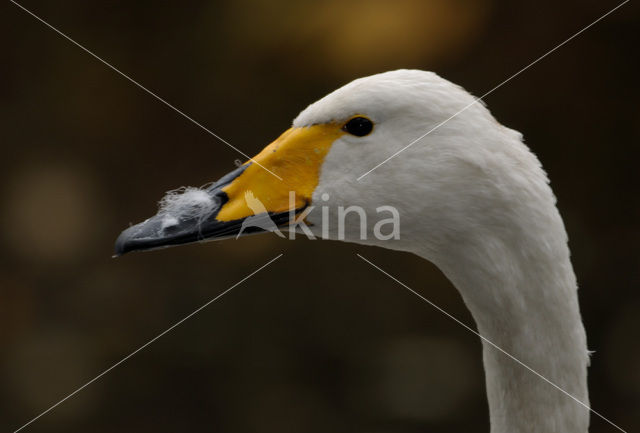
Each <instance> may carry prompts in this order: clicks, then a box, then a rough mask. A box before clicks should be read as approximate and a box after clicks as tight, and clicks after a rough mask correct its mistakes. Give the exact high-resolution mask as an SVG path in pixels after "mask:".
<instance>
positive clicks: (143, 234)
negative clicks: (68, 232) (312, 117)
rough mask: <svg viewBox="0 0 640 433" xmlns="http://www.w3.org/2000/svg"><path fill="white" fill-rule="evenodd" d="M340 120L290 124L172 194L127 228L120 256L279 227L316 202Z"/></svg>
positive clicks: (118, 249) (118, 247)
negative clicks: (230, 166) (231, 164)
mask: <svg viewBox="0 0 640 433" xmlns="http://www.w3.org/2000/svg"><path fill="white" fill-rule="evenodd" d="M343 134H344V131H342V130H341V129H340V125H338V124H334V123H328V124H321V125H313V126H310V127H304V128H290V129H288V130H287V131H285V132H284V133H283V134H282V135H281V136H280V137H278V138H277V139H276V140H275V141H274V142H273V143H271V144H269V145H268V146H267V147H265V148H264V149H263V150H262V151H261V152H260V153H259V154H258V155H256V156H255V157H254V158H252V159H251V160H250V161H248V162H246V163H245V164H243V165H242V166H240V167H238V168H237V169H235V170H233V171H232V172H230V173H229V174H227V175H226V176H224V177H222V178H221V179H220V180H218V181H217V182H215V183H213V184H211V185H210V186H208V187H205V188H202V189H197V188H187V189H183V190H181V191H179V192H178V193H175V192H174V193H169V194H168V195H167V196H166V197H165V198H164V199H163V201H161V203H160V210H159V211H158V213H157V214H156V215H154V216H153V217H151V218H149V219H147V220H145V221H143V222H141V223H139V224H136V225H133V226H131V227H129V228H128V229H126V230H124V231H123V232H122V233H121V234H120V236H119V237H118V239H117V240H116V244H115V256H120V255H122V254H125V253H128V252H131V251H143V250H152V249H159V248H166V247H170V246H176V245H183V244H188V243H194V242H203V241H209V240H217V239H226V238H231V237H236V236H238V235H246V234H253V233H260V232H265V231H276V232H277V233H279V231H277V230H278V228H279V227H284V226H287V225H288V224H289V223H291V222H293V220H295V218H296V215H298V214H299V213H300V212H302V211H303V210H304V209H305V208H306V207H307V206H308V205H309V203H310V202H311V196H312V194H313V191H314V189H315V188H316V186H317V185H318V181H319V176H320V168H321V166H322V162H323V161H324V157H325V156H326V154H327V152H328V151H329V148H330V147H331V144H332V143H333V142H334V141H335V140H336V139H337V138H338V137H340V136H341V135H343Z"/></svg>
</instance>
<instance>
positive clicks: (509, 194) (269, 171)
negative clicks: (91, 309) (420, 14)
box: [116, 70, 553, 257]
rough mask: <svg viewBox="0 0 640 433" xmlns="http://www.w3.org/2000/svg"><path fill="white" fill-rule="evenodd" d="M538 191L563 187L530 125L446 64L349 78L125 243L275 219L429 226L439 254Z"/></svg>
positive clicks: (415, 229) (387, 237)
mask: <svg viewBox="0 0 640 433" xmlns="http://www.w3.org/2000/svg"><path fill="white" fill-rule="evenodd" d="M531 200H533V201H539V200H551V201H553V198H552V195H551V193H550V190H549V189H548V187H547V179H546V176H545V174H544V172H543V171H542V169H541V168H540V164H539V163H538V161H537V159H536V158H535V156H533V154H532V153H531V152H530V151H529V150H528V149H527V147H526V146H525V145H524V144H523V143H522V141H521V136H520V134H519V133H517V132H515V131H513V130H511V129H508V128H505V127H503V126H502V125H500V124H499V123H498V122H497V121H496V120H495V119H494V118H493V117H492V116H491V114H490V113H489V111H488V110H487V109H486V108H485V106H484V105H483V104H482V103H480V102H477V101H476V100H475V99H474V98H473V97H472V96H471V95H470V94H469V93H467V92H466V91H465V90H464V89H462V88H461V87H459V86H457V85H455V84H453V83H451V82H449V81H447V80H445V79H443V78H441V77H439V76H438V75H436V74H435V73H432V72H425V71H418V70H397V71H391V72H386V73H382V74H377V75H373V76H369V77H365V78H360V79H357V80H355V81H353V82H351V83H349V84H347V85H345V86H343V87H341V88H339V89H338V90H336V91H334V92H332V93H331V94H329V95H327V96H325V97H324V98H322V99H320V100H319V101H317V102H315V103H313V104H311V105H310V106H308V107H307V108H306V109H305V110H303V111H302V112H301V113H300V114H299V115H298V116H297V117H296V118H295V120H294V121H293V125H292V127H291V128H290V129H288V130H287V131H285V132H284V133H283V134H282V135H281V136H280V137H279V138H277V139H276V140H275V141H274V142H273V143H271V144H270V145H268V146H267V147H266V148H264V149H263V151H262V152H260V153H259V154H258V155H257V156H255V157H254V158H252V159H251V160H249V161H247V162H246V163H245V164H244V165H242V166H241V167H239V168H237V169H236V170H234V171H232V172H231V173H229V174H228V175H226V176H224V177H222V178H221V179H220V180H219V181H217V182H215V183H213V184H211V185H209V186H208V187H205V188H203V189H197V190H194V189H187V190H183V191H181V192H179V193H178V194H176V193H173V194H172V195H170V196H169V198H165V199H164V200H163V202H161V208H160V211H159V212H158V214H157V215H155V216H154V217H152V218H150V219H148V220H147V221H145V222H143V223H140V224H138V225H135V226H133V227H130V228H129V229H127V230H125V231H124V232H123V233H122V234H121V235H120V237H119V238H118V240H117V242H116V254H118V255H119V254H123V253H126V252H128V251H132V250H144V249H151V248H159V247H165V246H170V245H177V244H183V243H188V242H195V241H203V240H212V239H220V238H225V237H235V236H237V235H238V234H239V233H241V232H242V234H247V233H253V232H259V231H265V230H268V227H267V225H266V224H263V223H264V222H265V221H266V220H269V221H270V222H271V223H273V227H277V228H280V229H283V228H290V229H291V230H298V231H300V230H301V229H303V231H305V232H306V233H307V234H309V232H310V233H311V234H313V235H314V236H317V237H322V238H329V239H341V240H346V241H351V242H358V243H364V244H374V245H383V246H385V247H387V248H392V249H400V250H408V251H412V252H416V251H415V239H416V237H419V238H420V239H421V240H422V242H421V246H420V248H421V249H422V251H421V253H422V254H423V255H427V256H428V257H429V256H434V255H437V254H438V252H439V251H441V250H442V249H443V248H450V247H449V246H450V245H451V243H452V242H457V241H459V240H468V239H470V237H472V236H476V237H477V236H482V234H483V233H484V230H491V229H493V228H495V227H496V226H501V225H504V224H506V221H507V219H509V218H510V215H509V214H510V213H514V212H516V213H517V212H518V209H519V207H518V205H530V204H531ZM167 203H168V204H169V205H167ZM261 215H262V217H261ZM266 216H269V218H266ZM363 218H364V219H365V220H366V221H365V222H363ZM249 219H251V224H247V220H249ZM383 220H384V221H383ZM296 221H297V222H298V224H295V222H296ZM538 223H539V222H538ZM301 224H304V226H301ZM385 225H386V227H385ZM363 226H364V229H363Z"/></svg>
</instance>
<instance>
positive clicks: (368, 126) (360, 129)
mask: <svg viewBox="0 0 640 433" xmlns="http://www.w3.org/2000/svg"><path fill="white" fill-rule="evenodd" d="M342 130H343V131H346V132H348V133H349V134H351V135H355V136H356V137H364V136H365V135H369V133H371V131H372V130H373V122H372V121H371V120H369V119H367V118H366V117H361V116H358V117H354V118H353V119H351V120H349V121H348V122H347V123H345V124H344V126H343V127H342Z"/></svg>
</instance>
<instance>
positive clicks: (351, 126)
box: [115, 70, 589, 433]
mask: <svg viewBox="0 0 640 433" xmlns="http://www.w3.org/2000/svg"><path fill="white" fill-rule="evenodd" d="M475 102H478V101H477V100H476V99H474V97H473V96H472V95H470V94H469V93H468V92H466V91H465V90H464V89H463V88H462V87H459V86H457V85H455V84H453V83H451V82H449V81H447V80H445V79H443V78H441V77H439V76H438V75H436V74H435V73H433V72H425V71H419V70H397V71H390V72H385V73H381V74H377V75H372V76H369V77H364V78H360V79H357V80H355V81H352V82H351V83H349V84H347V85H345V86H343V87H341V88H339V89H338V90H336V91H334V92H332V93H330V94H329V95H327V96H325V97H323V98H322V99H320V100H318V101H317V102H315V103H313V104H311V105H309V106H308V107H307V108H306V109H305V110H303V111H302V112H301V113H300V114H299V115H298V116H297V117H296V118H295V119H294V121H293V125H292V126H291V128H289V129H288V130H287V131H285V132H284V133H283V134H282V135H281V136H280V137H279V138H277V139H276V140H275V141H274V142H273V143H271V144H270V145H268V146H267V147H266V148H264V150H262V151H261V152H260V153H259V154H258V155H257V156H255V157H254V158H252V159H251V160H249V161H247V162H246V163H245V164H243V165H242V166H240V167H238V168H236V169H235V170H233V171H231V172H230V173H229V174H227V175H226V176H223V177H222V178H221V179H220V180H218V181H217V182H214V183H212V184H210V185H209V186H207V187H205V188H203V189H199V190H195V191H194V190H187V191H185V192H184V193H183V194H182V195H180V196H179V197H178V199H176V198H175V197H174V199H173V200H169V205H168V206H161V209H160V211H159V212H158V214H157V215H155V216H153V217H151V218H149V219H148V220H146V221H144V222H142V223H140V224H137V225H134V226H132V227H130V228H128V229H126V230H125V231H124V232H122V234H121V235H120V236H119V238H118V239H117V241H116V248H115V250H116V255H121V254H124V253H126V252H129V251H134V250H147V249H154V248H162V247H167V246H171V245H178V244H185V243H189V242H196V241H204V240H212V239H222V238H228V237H233V236H235V235H237V234H238V232H239V230H241V228H243V229H244V233H255V232H259V231H264V230H263V229H260V228H259V227H243V225H242V223H243V221H245V220H246V219H247V218H250V217H252V216H253V215H254V214H253V212H252V211H251V208H250V207H249V205H248V204H247V200H246V199H245V196H246V194H247V193H248V192H251V194H252V196H253V197H254V198H255V199H258V200H259V201H260V202H261V203H262V204H263V205H264V206H263V207H261V208H264V209H265V211H267V212H268V213H267V214H265V215H266V216H268V217H270V218H271V220H272V221H273V222H274V223H275V224H276V225H277V226H279V227H281V228H283V227H289V228H291V227H292V226H293V227H294V228H293V230H297V231H310V232H311V234H312V235H314V236H317V237H320V238H324V239H336V240H344V241H348V242H355V243H361V244H366V245H377V246H380V247H383V248H389V249H393V250H400V251H407V252H411V253H414V254H417V255H418V256H420V257H423V258H424V259H426V260H429V261H431V262H432V263H434V264H435V265H436V266H437V267H438V268H439V269H440V270H441V271H442V272H443V273H444V274H445V275H446V277H447V278H448V279H449V280H450V281H451V282H452V283H453V285H454V286H455V287H456V288H457V290H458V291H459V292H460V294H461V296H462V298H463V300H464V302H465V304H466V306H467V307H468V308H469V310H470V311H471V313H472V316H473V319H474V321H475V324H476V326H477V329H478V332H479V334H480V335H481V336H482V338H483V340H482V346H483V364H484V371H485V379H486V393H487V399H488V403H489V411H490V422H491V432H492V433H507V432H508V433H520V432H564V433H584V432H586V431H587V430H588V426H589V410H588V406H587V405H588V391H587V365H588V359H589V354H588V351H587V345H586V335H585V330H584V327H583V324H582V320H581V317H580V309H579V305H578V297H577V283H576V277H575V275H574V272H573V268H572V265H571V261H570V253H569V248H568V245H567V234H566V231H565V228H564V224H563V221H562V219H561V217H560V214H559V212H558V210H557V208H556V199H555V197H554V194H553V192H552V190H551V188H550V186H549V180H548V178H547V175H546V173H545V172H544V170H543V169H542V167H541V164H540V162H539V161H538V159H537V158H536V156H535V155H534V154H533V153H532V152H531V151H530V150H529V148H528V147H527V146H526V145H525V144H524V143H523V139H522V135H521V134H520V133H518V132H516V131H514V130H512V129H509V128H507V127H505V126H503V125H501V124H500V123H498V122H497V121H496V120H495V118H494V117H493V116H492V115H491V114H490V112H489V110H488V109H487V108H486V106H485V105H484V103H475ZM465 107H466V108H465ZM438 125H439V126H438ZM436 126H437V128H435V129H434V127H436ZM429 130H432V132H431V133H429V134H427V135H426V136H423V135H424V133H425V132H426V131H429ZM421 136H422V138H420V137H421ZM419 138H420V139H419ZM416 139H419V140H418V141H417V142H415V144H413V145H411V146H410V147H407V145H408V144H409V143H413V142H414V141H415V140H416ZM394 155H395V156H394ZM390 156H393V157H391V158H390ZM381 161H386V162H385V163H384V164H380V163H381ZM373 167H375V170H371V169H372V168H373ZM365 174H366V175H365ZM205 193H206V194H205ZM191 195H193V196H194V197H191ZM203 197H205V198H208V199H207V200H208V201H206V203H205V204H204V205H203V204H202V200H203ZM165 204H166V203H165ZM381 206H389V207H393V208H394V209H397V211H398V214H399V216H400V221H399V228H400V230H399V232H400V235H399V236H393V237H389V236H386V237H384V238H382V237H381V236H373V235H371V233H372V232H371V229H370V228H367V229H366V232H365V233H364V234H365V236H363V233H362V231H361V227H360V225H359V224H355V221H356V219H355V218H344V210H345V208H347V207H358V208H359V209H362V212H363V213H364V215H365V216H368V217H370V218H374V217H375V216H376V215H377V212H378V210H379V209H380V207H381ZM340 211H342V214H343V222H344V223H345V227H342V230H339V229H338V227H336V225H335V224H329V225H328V227H327V224H326V220H327V218H328V221H334V222H335V221H336V220H337V219H338V217H340ZM263 216H264V215H263ZM298 224H305V225H304V226H303V227H302V228H301V227H300V226H298ZM367 234H368V235H369V236H366V235H367ZM499 349H502V350H503V351H501V350H499ZM507 354H508V355H509V356H508V355H507ZM514 359H516V360H519V361H521V363H518V362H515V361H514ZM523 365H525V366H527V367H528V368H525V367H523ZM532 371H534V372H537V373H538V374H539V376H538V375H536V374H533V373H532ZM540 376H542V377H543V378H544V379H546V380H543V379H541V377H540ZM554 385H555V386H554ZM561 391H563V392H561Z"/></svg>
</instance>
